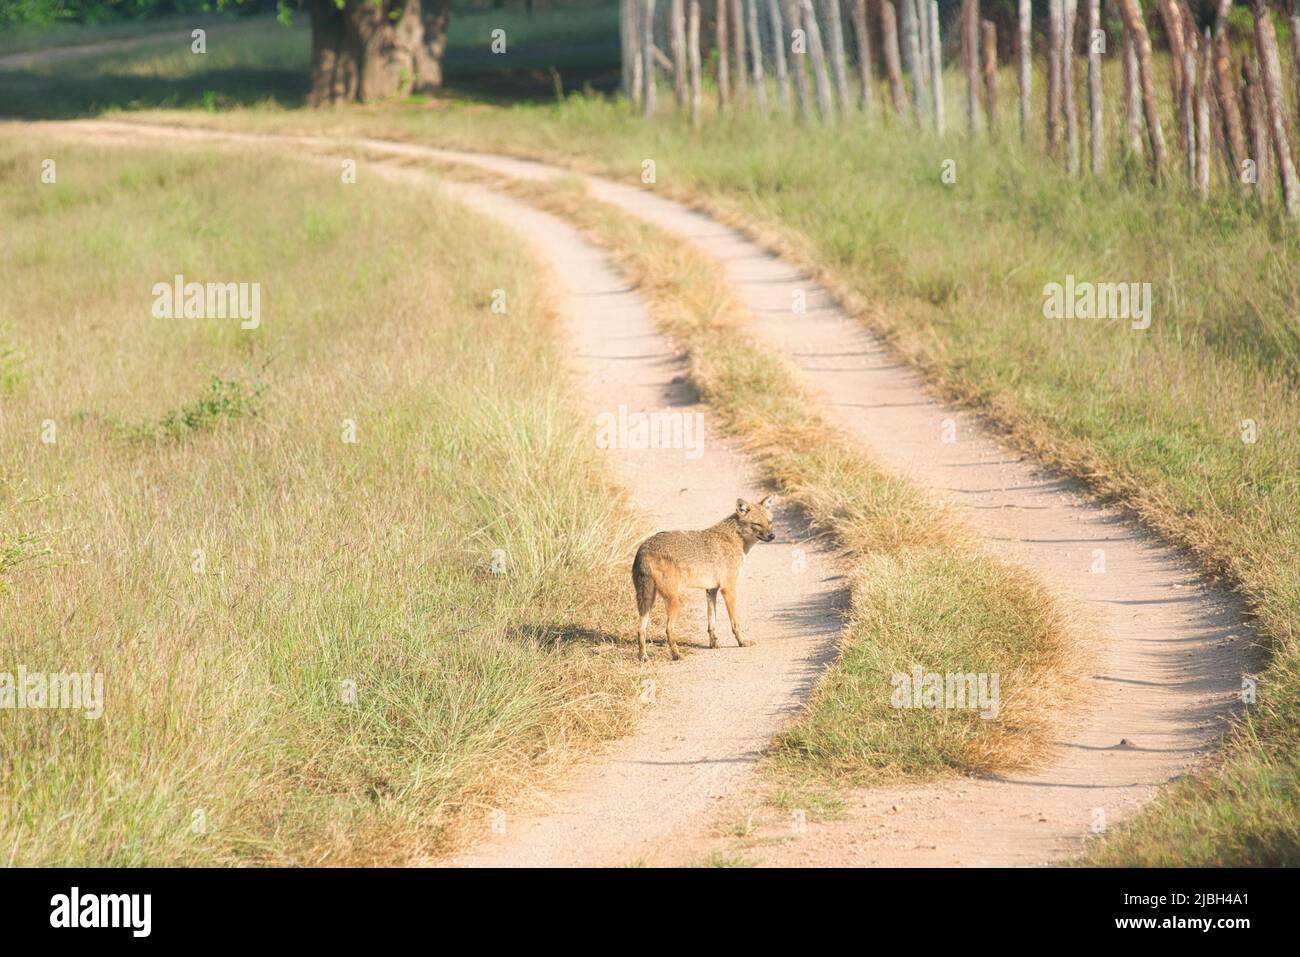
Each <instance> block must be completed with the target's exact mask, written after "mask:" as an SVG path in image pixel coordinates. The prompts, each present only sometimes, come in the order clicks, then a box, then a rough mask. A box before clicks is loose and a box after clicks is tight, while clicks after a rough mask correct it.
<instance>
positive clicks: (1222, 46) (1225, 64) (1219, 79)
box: [1214, 0, 1249, 186]
mask: <svg viewBox="0 0 1300 957" xmlns="http://www.w3.org/2000/svg"><path fill="white" fill-rule="evenodd" d="M1231 6H1232V0H1219V5H1218V11H1217V14H1216V16H1215V20H1214V86H1215V93H1216V96H1217V99H1218V103H1219V111H1220V112H1221V113H1222V114H1223V125H1224V127H1225V129H1226V132H1227V137H1226V139H1227V141H1228V152H1229V154H1230V156H1231V164H1230V165H1231V166H1232V180H1233V182H1234V183H1236V184H1237V185H1238V186H1240V185H1242V183H1241V168H1242V164H1243V163H1244V162H1245V161H1246V160H1247V159H1248V158H1249V153H1248V152H1247V150H1246V133H1245V130H1244V127H1243V125H1242V117H1241V96H1240V94H1239V93H1238V90H1237V74H1236V72H1235V71H1234V70H1233V69H1232V49H1231V47H1230V46H1229V43H1228V10H1229V9H1230V8H1231Z"/></svg>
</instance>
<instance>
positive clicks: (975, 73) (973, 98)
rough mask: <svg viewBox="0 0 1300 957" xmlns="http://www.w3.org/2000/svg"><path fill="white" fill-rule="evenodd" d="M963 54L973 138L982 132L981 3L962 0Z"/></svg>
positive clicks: (968, 110)
mask: <svg viewBox="0 0 1300 957" xmlns="http://www.w3.org/2000/svg"><path fill="white" fill-rule="evenodd" d="M959 16H960V17H961V38H962V54H963V56H964V57H965V60H966V130H967V132H969V133H970V134H971V135H972V136H974V135H975V134H976V133H978V132H979V131H980V128H981V124H982V118H981V116H980V3H979V0H962V5H961V11H960V13H959Z"/></svg>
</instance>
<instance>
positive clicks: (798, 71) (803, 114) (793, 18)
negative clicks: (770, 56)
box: [785, 0, 812, 120]
mask: <svg viewBox="0 0 1300 957" xmlns="http://www.w3.org/2000/svg"><path fill="white" fill-rule="evenodd" d="M785 15H786V19H787V20H789V21H790V31H791V36H792V37H793V35H794V30H796V29H798V27H799V24H800V23H801V22H802V20H803V0H785ZM804 36H805V43H806V38H807V31H806V30H805V31H804ZM790 57H791V63H792V64H793V65H794V88H795V94H796V99H795V102H796V103H798V105H799V119H801V120H806V119H807V118H808V117H809V115H811V113H812V103H811V99H812V94H811V93H810V91H809V89H808V51H807V48H806V47H805V49H804V50H803V52H797V51H795V50H794V49H793V48H791V51H790Z"/></svg>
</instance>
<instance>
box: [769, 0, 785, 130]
mask: <svg viewBox="0 0 1300 957" xmlns="http://www.w3.org/2000/svg"><path fill="white" fill-rule="evenodd" d="M767 17H768V19H769V20H770V21H771V23H772V57H773V60H774V61H775V63H776V87H777V90H779V91H780V94H781V109H783V110H784V111H785V115H786V116H789V115H790V110H791V107H790V100H791V97H790V73H789V70H788V69H787V67H786V61H785V44H786V36H785V27H784V26H783V25H782V24H781V5H780V3H779V0H767Z"/></svg>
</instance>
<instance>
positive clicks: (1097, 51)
mask: <svg viewBox="0 0 1300 957" xmlns="http://www.w3.org/2000/svg"><path fill="white" fill-rule="evenodd" d="M1105 36H1106V35H1105V34H1104V33H1102V32H1101V0H1088V155H1089V158H1090V159H1091V166H1092V175H1093V176H1101V175H1102V173H1104V172H1105V171H1106V151H1105V149H1104V145H1105V144H1104V143H1103V140H1102V137H1103V136H1104V135H1105V134H1104V132H1103V129H1102V101H1101V47H1102V43H1103V42H1104V41H1105Z"/></svg>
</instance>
